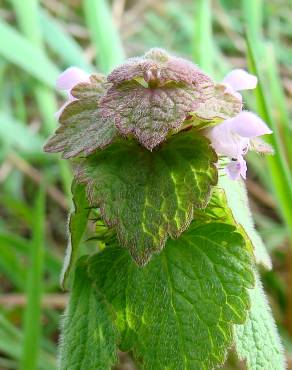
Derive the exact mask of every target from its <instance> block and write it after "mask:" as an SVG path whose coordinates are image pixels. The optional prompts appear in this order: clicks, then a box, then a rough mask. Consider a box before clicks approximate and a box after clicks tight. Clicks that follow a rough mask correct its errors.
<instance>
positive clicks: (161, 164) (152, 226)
mask: <svg viewBox="0 0 292 370" xmlns="http://www.w3.org/2000/svg"><path fill="white" fill-rule="evenodd" d="M216 160H217V158H216V154H215V152H214V151H213V150H212V149H211V147H210V143H209V141H208V140H207V139H206V138H204V137H203V136H201V135H199V134H198V133H196V132H195V131H194V130H192V131H188V132H182V133H180V134H177V135H175V136H173V137H172V138H170V139H169V141H168V142H167V143H164V144H163V145H162V146H161V147H160V148H159V149H158V150H155V151H153V152H150V151H148V150H147V149H145V148H143V147H141V146H140V145H139V144H137V143H136V142H135V141H130V140H127V141H126V140H120V141H119V142H115V143H114V144H112V145H111V146H110V147H108V148H106V149H105V150H103V151H100V152H97V153H95V154H94V155H92V156H89V157H87V158H84V159H81V160H80V164H79V167H77V169H76V174H75V176H76V179H77V181H78V182H81V183H86V186H87V196H88V200H89V203H90V205H91V206H94V207H100V209H101V215H102V217H103V219H104V221H105V222H106V224H107V225H108V226H109V227H115V228H116V231H117V235H118V238H119V240H120V243H121V244H122V246H124V247H127V248H128V249H129V250H130V253H131V255H132V256H133V258H134V259H135V260H136V262H137V263H138V264H141V265H142V264H145V263H146V262H147V261H148V260H149V259H150V257H151V255H152V254H153V253H155V252H159V251H160V250H161V249H162V248H163V246H164V244H165V242H166V239H167V237H168V236H170V237H172V238H177V237H178V236H179V235H180V234H181V233H182V232H183V231H184V230H185V229H186V228H187V227H188V226H189V224H190V222H191V221H192V219H193V210H194V207H195V208H196V207H198V208H202V207H205V206H206V204H207V202H208V199H209V195H210V191H211V186H212V185H215V184H216V182H217V170H216V168H215V166H214V162H216Z"/></svg>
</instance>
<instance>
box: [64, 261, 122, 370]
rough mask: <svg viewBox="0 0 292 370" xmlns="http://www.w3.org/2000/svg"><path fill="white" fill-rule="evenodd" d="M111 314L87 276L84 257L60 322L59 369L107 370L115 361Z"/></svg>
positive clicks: (114, 339) (114, 335)
mask: <svg viewBox="0 0 292 370" xmlns="http://www.w3.org/2000/svg"><path fill="white" fill-rule="evenodd" d="M116 341H117V333H116V329H115V327H114V325H113V313H112V312H111V310H110V307H109V305H108V304H107V303H106V301H105V299H104V298H103V296H102V295H101V294H100V293H99V292H98V290H96V289H95V288H94V285H93V283H92V280H91V279H89V277H88V275H87V263H86V258H84V257H82V258H81V259H80V260H79V262H78V265H77V269H76V273H75V279H74V285H73V290H72V293H71V297H70V302H69V305H68V307H67V312H66V314H65V318H64V322H63V331H62V340H61V345H60V360H59V361H60V364H59V369H60V370H69V369H70V370H96V369H104V370H110V369H111V368H112V366H113V365H114V364H115V363H116V361H117V355H116V351H117V349H116Z"/></svg>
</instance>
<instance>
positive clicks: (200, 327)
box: [89, 223, 253, 370]
mask: <svg viewBox="0 0 292 370" xmlns="http://www.w3.org/2000/svg"><path fill="white" fill-rule="evenodd" d="M89 273H90V276H91V277H92V279H94V281H95V283H96V286H97V287H98V289H100V291H101V292H103V293H104V294H105V295H106V297H107V300H108V302H110V303H111V304H112V306H113V307H114V309H115V311H116V324H117V326H118V328H119V330H120V332H121V338H122V342H121V346H120V347H121V349H122V350H124V351H125V350H133V351H134V354H135V357H136V358H137V359H140V360H141V361H142V362H143V366H142V368H143V369H144V370H160V369H168V370H184V369H188V370H198V369H202V370H203V369H204V370H206V369H213V368H214V367H215V366H218V365H220V364H222V363H223V362H224V360H225V356H226V352H227V350H228V348H229V347H230V346H231V344H232V342H233V335H232V330H233V324H234V323H236V324H242V323H244V321H245V318H246V314H247V310H248V308H249V298H248V291H247V288H251V287H252V286H253V272H252V262H251V255H250V253H249V252H248V250H247V249H246V247H245V243H244V241H243V239H242V237H241V235H240V234H238V233H236V232H235V229H234V228H233V227H232V226H230V225H225V224H222V223H211V224H208V225H201V226H200V225H199V226H196V224H193V225H192V226H191V227H190V229H189V230H188V231H187V232H186V233H185V234H183V235H182V236H181V237H180V238H179V239H178V240H177V241H172V240H170V241H168V243H167V246H166V248H165V249H164V251H163V252H161V254H159V255H158V256H155V257H153V259H152V260H151V261H150V262H149V263H148V264H147V265H146V266H145V267H143V268H139V267H138V266H137V265H136V264H135V263H134V262H133V261H132V260H131V258H130V257H129V255H128V253H126V251H124V250H123V249H122V248H119V247H108V248H105V249H104V250H103V251H102V252H101V253H99V254H97V255H95V256H94V257H92V260H91V262H90V267H89Z"/></svg>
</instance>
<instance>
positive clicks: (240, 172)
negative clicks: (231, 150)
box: [225, 156, 247, 180]
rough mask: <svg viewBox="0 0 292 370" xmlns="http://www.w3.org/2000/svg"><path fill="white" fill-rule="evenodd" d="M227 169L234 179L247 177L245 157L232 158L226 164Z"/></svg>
mask: <svg viewBox="0 0 292 370" xmlns="http://www.w3.org/2000/svg"><path fill="white" fill-rule="evenodd" d="M225 171H226V173H227V175H228V176H229V177H230V178H231V179H232V180H238V179H239V177H240V176H242V177H243V178H244V179H246V171H247V166H246V161H245V160H244V159H243V157H242V156H240V157H238V159H237V160H236V161H233V160H232V161H231V162H230V163H229V164H228V165H227V166H226V168H225Z"/></svg>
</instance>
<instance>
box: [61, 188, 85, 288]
mask: <svg viewBox="0 0 292 370" xmlns="http://www.w3.org/2000/svg"><path fill="white" fill-rule="evenodd" d="M71 191H72V195H73V203H74V210H73V211H72V212H71V214H70V218H69V242H68V246H67V250H66V255H65V258H64V264H63V268H62V273H61V286H62V288H63V289H64V288H65V287H66V284H67V279H68V277H69V275H70V272H71V271H72V269H73V267H74V265H75V262H76V260H77V258H78V251H79V245H80V242H81V239H82V236H83V234H84V231H85V229H86V225H87V220H88V215H89V204H88V202H87V198H86V191H85V186H84V185H81V184H77V183H76V182H75V181H73V183H72V187H71Z"/></svg>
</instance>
